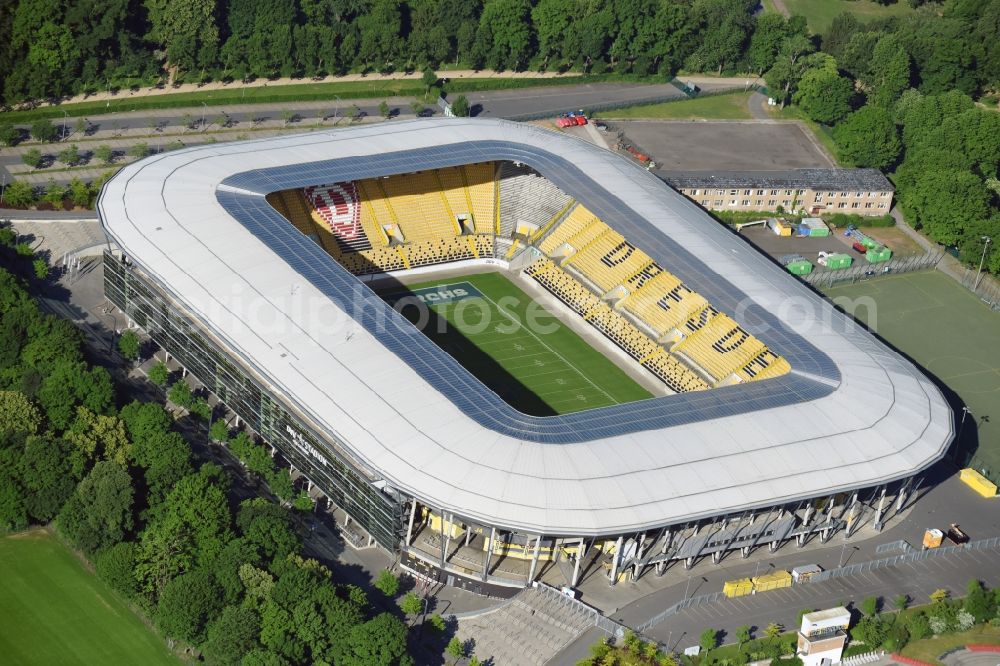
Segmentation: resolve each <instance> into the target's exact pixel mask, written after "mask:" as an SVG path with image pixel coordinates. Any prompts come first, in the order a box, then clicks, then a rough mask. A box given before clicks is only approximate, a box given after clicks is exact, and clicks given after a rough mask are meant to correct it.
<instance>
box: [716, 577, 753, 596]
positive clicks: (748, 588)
mask: <svg viewBox="0 0 1000 666" xmlns="http://www.w3.org/2000/svg"><path fill="white" fill-rule="evenodd" d="M751 592H753V581H752V580H751V579H749V578H737V579H736V580H727V581H726V582H725V584H724V585H723V586H722V593H723V594H725V595H726V596H727V597H729V598H732V597H742V596H745V595H747V594H750V593H751Z"/></svg>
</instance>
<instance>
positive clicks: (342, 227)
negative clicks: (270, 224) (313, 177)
mask: <svg viewBox="0 0 1000 666" xmlns="http://www.w3.org/2000/svg"><path fill="white" fill-rule="evenodd" d="M303 191H304V193H305V196H306V199H307V201H308V203H309V205H311V206H312V211H313V219H315V218H316V217H318V218H319V220H318V221H319V223H320V225H321V226H322V227H323V228H325V229H327V230H328V231H330V233H332V234H333V236H334V238H335V239H336V241H337V245H339V246H340V249H341V251H342V252H360V251H361V250H370V249H371V247H372V244H371V241H370V240H369V239H368V236H367V235H366V234H365V232H364V229H363V228H362V226H361V205H360V203H359V202H358V195H357V188H356V187H355V185H354V183H333V184H332V185H317V186H313V187H307V188H305V190H303ZM286 196H287V195H286ZM296 204H297V205H296V206H294V207H291V206H290V212H292V214H293V215H299V216H302V215H305V216H309V215H310V212H309V210H308V209H307V208H306V205H305V203H304V202H302V200H301V198H299V197H296ZM292 223H293V224H294V223H295V220H294V219H293V220H292Z"/></svg>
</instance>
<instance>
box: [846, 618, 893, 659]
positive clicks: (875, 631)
mask: <svg viewBox="0 0 1000 666" xmlns="http://www.w3.org/2000/svg"><path fill="white" fill-rule="evenodd" d="M888 635H889V626H888V624H886V623H885V622H882V620H881V618H880V617H879V616H878V615H866V616H865V617H863V618H861V619H860V620H858V623H857V624H856V625H855V626H854V628H853V629H851V637H852V638H857V639H858V640H860V641H861V642H862V643H864V644H865V645H866V646H868V647H870V648H871V649H873V650H874V649H875V648H877V647H879V646H880V645H882V643H883V642H884V641H885V639H886V638H887V637H888Z"/></svg>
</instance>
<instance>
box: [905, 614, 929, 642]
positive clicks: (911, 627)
mask: <svg viewBox="0 0 1000 666" xmlns="http://www.w3.org/2000/svg"><path fill="white" fill-rule="evenodd" d="M906 628H907V630H908V631H909V632H910V638H912V639H913V640H915V641H919V640H920V639H922V638H927V637H928V636H930V633H931V625H930V621H929V620H928V618H927V614H926V613H924V612H923V611H920V612H918V613H914V614H913V615H911V616H910V617H909V618H908V619H907V620H906Z"/></svg>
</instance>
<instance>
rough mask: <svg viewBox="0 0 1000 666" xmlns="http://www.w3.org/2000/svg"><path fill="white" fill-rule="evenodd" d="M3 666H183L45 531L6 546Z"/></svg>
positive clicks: (0, 581) (0, 595) (0, 593)
mask: <svg viewBox="0 0 1000 666" xmlns="http://www.w3.org/2000/svg"><path fill="white" fill-rule="evenodd" d="M0 572H3V573H2V575H0V662H2V663H4V664H12V665H13V664H144V665H152V664H178V663H179V661H178V660H177V659H176V658H175V657H174V656H173V655H172V654H171V653H170V652H169V651H168V650H167V648H166V646H165V645H164V643H163V641H162V640H161V639H160V638H159V637H157V635H156V634H155V633H154V632H153V631H152V630H150V629H149V628H148V627H146V626H145V625H144V624H143V623H142V622H141V621H140V620H139V618H138V617H137V616H136V615H135V613H133V612H132V611H131V610H130V609H129V608H128V607H127V606H125V605H124V604H123V603H122V602H121V601H120V600H119V599H118V597H116V596H115V595H114V593H113V592H112V591H111V590H110V589H109V588H108V587H107V586H106V585H105V584H104V583H103V582H101V581H100V580H99V579H98V578H97V577H96V576H94V575H93V574H92V573H90V572H88V571H87V570H85V569H84V568H83V566H82V565H81V564H80V561H79V560H78V559H77V558H76V556H75V555H74V554H73V553H71V552H70V551H69V550H68V549H67V548H66V547H65V546H63V545H62V544H61V543H59V542H58V541H57V540H56V539H55V538H53V537H52V536H51V535H50V534H48V533H47V532H45V531H43V530H31V531H28V532H24V533H21V534H16V535H13V536H9V537H4V538H2V539H0Z"/></svg>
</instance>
